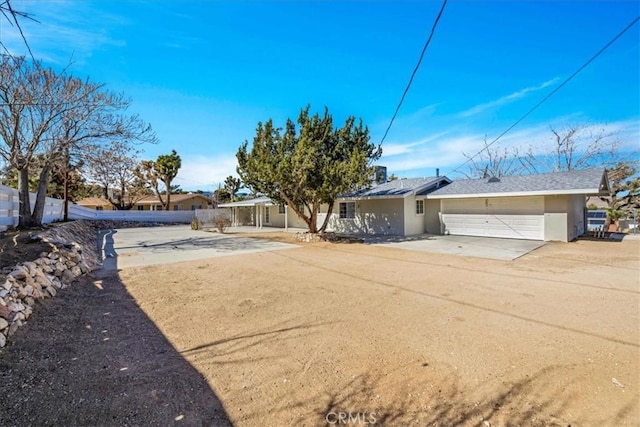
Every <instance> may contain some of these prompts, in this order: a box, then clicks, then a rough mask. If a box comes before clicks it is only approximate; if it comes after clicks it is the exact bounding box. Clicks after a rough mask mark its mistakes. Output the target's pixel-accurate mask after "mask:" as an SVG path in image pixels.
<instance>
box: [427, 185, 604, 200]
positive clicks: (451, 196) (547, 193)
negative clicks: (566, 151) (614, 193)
mask: <svg viewBox="0 0 640 427" xmlns="http://www.w3.org/2000/svg"><path fill="white" fill-rule="evenodd" d="M562 194H584V195H590V194H592V195H597V194H600V190H599V189H597V188H582V189H577V190H538V191H512V192H505V193H475V194H442V195H438V194H428V195H427V196H426V198H427V199H432V200H437V199H471V198H478V197H522V196H555V195H562Z"/></svg>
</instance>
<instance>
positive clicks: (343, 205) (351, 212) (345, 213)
mask: <svg viewBox="0 0 640 427" xmlns="http://www.w3.org/2000/svg"><path fill="white" fill-rule="evenodd" d="M339 213H340V219H353V218H355V217H356V203H355V202H340V209H339Z"/></svg>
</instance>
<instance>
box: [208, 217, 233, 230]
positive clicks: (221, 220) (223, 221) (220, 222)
mask: <svg viewBox="0 0 640 427" xmlns="http://www.w3.org/2000/svg"><path fill="white" fill-rule="evenodd" d="M212 222H213V226H214V227H215V228H216V229H217V230H218V231H219V232H220V233H224V232H225V230H226V229H227V227H230V226H231V219H229V216H227V215H224V214H220V213H217V214H215V215H213V221H212Z"/></svg>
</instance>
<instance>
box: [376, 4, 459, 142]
mask: <svg viewBox="0 0 640 427" xmlns="http://www.w3.org/2000/svg"><path fill="white" fill-rule="evenodd" d="M446 5H447V0H443V2H442V6H441V7H440V12H438V16H436V20H435V21H434V22H433V26H432V27H431V33H429V38H427V41H426V42H425V44H424V47H423V48H422V52H421V53H420V58H419V59H418V63H417V64H416V67H415V68H414V69H413V73H411V78H410V79H409V83H407V87H406V88H405V89H404V92H403V93H402V97H401V98H400V102H399V103H398V106H397V107H396V111H395V113H393V117H391V121H390V122H389V126H387V130H386V131H385V132H384V136H383V137H382V139H381V140H380V145H382V143H383V142H384V140H385V138H386V137H387V134H388V133H389V130H390V129H391V126H392V125H393V121H394V120H395V119H396V116H397V115H398V111H400V107H401V106H402V103H403V102H404V98H405V96H407V92H409V88H410V87H411V83H413V78H414V77H415V75H416V73H417V72H418V68H420V64H421V63H422V58H424V54H425V52H426V51H427V48H428V47H429V44H430V43H431V39H432V38H433V35H434V33H435V31H436V27H437V26H438V22H439V21H440V17H441V16H442V12H444V8H445V6H446Z"/></svg>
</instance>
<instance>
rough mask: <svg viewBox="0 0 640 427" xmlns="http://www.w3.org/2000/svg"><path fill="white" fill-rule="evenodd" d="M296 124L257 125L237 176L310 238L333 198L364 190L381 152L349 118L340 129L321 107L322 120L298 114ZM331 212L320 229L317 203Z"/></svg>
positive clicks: (305, 112) (242, 148)
mask: <svg viewBox="0 0 640 427" xmlns="http://www.w3.org/2000/svg"><path fill="white" fill-rule="evenodd" d="M297 125H298V126H297V127H296V123H294V122H293V121H292V120H291V119H288V120H287V123H286V126H285V128H284V130H283V129H281V128H276V127H274V125H273V121H272V120H271V119H269V120H268V121H267V122H266V123H264V124H262V123H258V127H257V129H256V136H255V137H254V139H253V145H252V147H251V150H249V148H248V142H247V141H245V142H244V144H242V146H240V149H239V150H238V153H237V154H236V157H237V159H238V169H237V170H238V174H239V175H240V178H241V179H242V181H243V182H244V183H245V185H247V186H248V187H249V188H250V189H251V190H252V191H254V192H256V193H261V194H264V195H266V196H268V197H270V198H271V199H273V200H275V201H277V202H278V203H286V204H287V205H288V206H289V208H291V209H293V210H294V212H295V213H296V214H297V215H298V216H299V217H300V218H301V219H302V220H304V222H305V223H306V224H307V226H308V227H309V231H310V232H312V233H317V232H323V231H324V230H325V229H326V227H327V224H328V220H329V217H330V216H331V212H332V209H333V204H334V201H335V199H336V197H337V196H338V195H339V194H341V193H345V192H347V191H351V190H355V189H358V188H363V187H366V186H368V185H369V184H370V177H371V176H372V174H373V172H374V168H373V167H372V166H371V165H372V163H373V162H374V161H375V160H377V159H379V158H380V156H381V154H382V149H381V148H380V147H378V146H376V145H374V144H371V143H369V130H368V128H367V127H365V126H364V125H363V124H362V120H359V122H358V124H356V119H355V118H354V117H349V118H347V120H346V121H345V123H344V125H343V126H342V127H340V128H336V129H334V128H333V118H332V117H331V115H330V114H329V111H328V109H327V108H325V111H324V114H323V115H322V116H321V115H319V114H315V115H313V116H310V115H309V106H307V107H306V108H304V109H302V110H301V112H300V115H299V116H298V120H297ZM325 203H326V204H328V205H329V210H328V212H327V216H326V218H325V221H324V223H323V224H322V225H321V226H318V224H317V219H318V211H319V208H320V205H321V204H325Z"/></svg>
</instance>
